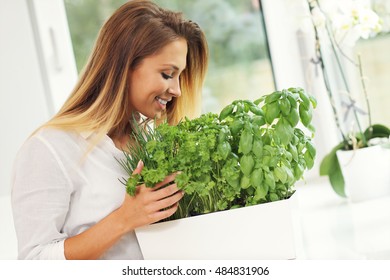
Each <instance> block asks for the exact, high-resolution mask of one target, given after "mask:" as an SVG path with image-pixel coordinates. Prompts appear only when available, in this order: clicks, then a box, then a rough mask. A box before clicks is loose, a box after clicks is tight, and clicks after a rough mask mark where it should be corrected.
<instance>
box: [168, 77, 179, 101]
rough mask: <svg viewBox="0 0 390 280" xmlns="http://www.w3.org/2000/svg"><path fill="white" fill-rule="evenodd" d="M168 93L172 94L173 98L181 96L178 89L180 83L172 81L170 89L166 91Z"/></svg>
mask: <svg viewBox="0 0 390 280" xmlns="http://www.w3.org/2000/svg"><path fill="white" fill-rule="evenodd" d="M168 93H170V94H172V95H173V96H174V97H179V96H181V89H180V81H179V79H177V80H176V81H173V82H172V84H171V86H170V88H169V89H168Z"/></svg>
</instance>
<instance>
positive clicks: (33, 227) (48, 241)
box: [12, 136, 71, 259]
mask: <svg viewBox="0 0 390 280" xmlns="http://www.w3.org/2000/svg"><path fill="white" fill-rule="evenodd" d="M70 197H71V181H70V179H69V177H68V175H67V172H66V169H65V167H64V166H63V163H62V162H61V160H60V158H59V157H58V155H57V153H56V151H55V150H54V149H53V148H52V146H51V145H50V144H49V143H47V142H46V141H45V140H44V139H41V138H39V136H33V137H32V138H30V139H29V140H28V141H27V142H26V143H25V144H24V145H23V146H22V148H21V149H20V151H19V153H18V155H17V157H16V159H15V163H14V170H13V177H12V211H13V217H14V224H15V231H16V235H17V240H18V258H19V259H65V254H64V240H65V239H66V238H67V237H68V236H67V235H66V234H64V233H63V232H62V228H63V225H64V222H65V219H66V216H67V213H68V209H69V203H70Z"/></svg>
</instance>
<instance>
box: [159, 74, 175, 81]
mask: <svg viewBox="0 0 390 280" xmlns="http://www.w3.org/2000/svg"><path fill="white" fill-rule="evenodd" d="M161 75H162V77H163V78H164V79H165V80H168V79H172V78H173V76H170V75H168V74H165V73H161Z"/></svg>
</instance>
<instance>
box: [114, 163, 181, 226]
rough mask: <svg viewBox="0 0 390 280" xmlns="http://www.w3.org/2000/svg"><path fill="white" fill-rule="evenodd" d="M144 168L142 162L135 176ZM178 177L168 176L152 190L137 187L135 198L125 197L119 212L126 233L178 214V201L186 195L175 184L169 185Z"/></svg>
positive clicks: (143, 186)
mask: <svg viewBox="0 0 390 280" xmlns="http://www.w3.org/2000/svg"><path fill="white" fill-rule="evenodd" d="M142 168H143V163H142V161H140V162H139V163H138V166H137V168H136V169H135V170H134V172H133V174H139V173H141V171H142ZM176 175H177V174H171V175H169V176H167V177H166V178H165V179H164V181H162V182H160V183H158V184H156V185H155V186H154V187H152V188H148V187H146V186H145V185H144V184H143V185H140V186H137V190H136V195H135V196H130V195H128V194H126V195H125V200H124V202H123V204H122V206H121V207H120V208H119V209H118V211H120V213H121V215H120V216H121V217H122V218H123V224H124V225H125V228H126V231H131V230H134V229H135V228H137V227H140V226H144V225H148V224H152V223H155V222H157V221H160V220H162V219H165V218H168V217H169V216H171V215H173V214H174V213H175V212H176V210H177V207H178V201H179V200H180V199H181V198H182V197H183V195H184V193H183V192H182V191H180V190H179V189H178V188H177V186H176V184H174V183H173V184H170V185H167V184H169V183H170V182H172V181H174V179H175V177H176Z"/></svg>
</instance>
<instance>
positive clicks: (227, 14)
mask: <svg viewBox="0 0 390 280" xmlns="http://www.w3.org/2000/svg"><path fill="white" fill-rule="evenodd" d="M64 1H65V4H66V9H67V13H68V21H69V26H70V31H71V36H72V41H73V47H74V51H75V56H76V62H77V66H78V69H79V70H80V69H81V68H82V67H83V65H84V64H85V62H86V60H87V58H88V55H89V53H90V51H91V49H92V46H93V43H94V41H95V38H96V36H97V33H98V30H99V29H100V27H101V25H102V24H103V22H104V20H105V19H106V18H107V17H108V16H109V15H110V14H111V13H112V12H113V11H114V10H115V9H116V8H118V7H119V6H120V5H121V4H123V3H125V2H126V1H124V0H112V1H108V0H99V1H96V0H64ZM155 2H156V3H157V4H159V5H160V6H162V7H164V8H168V9H171V10H175V11H181V12H183V14H184V16H185V17H186V18H188V19H191V20H193V21H195V22H197V23H198V24H199V25H200V26H201V28H202V30H204V32H205V34H206V37H207V41H208V44H209V49H210V63H209V69H208V74H207V77H206V81H205V86H204V89H203V108H202V111H203V112H219V111H220V110H221V109H222V108H223V107H224V106H225V105H227V104H229V103H230V102H231V101H233V100H235V99H251V100H254V99H257V98H259V97H260V96H261V95H263V94H267V93H270V92H272V91H274V79H273V73H272V68H271V62H270V58H269V52H268V44H267V37H266V33H265V29H264V26H263V20H262V13H261V10H260V4H259V1H258V0H244V1H236V0H207V1H204V0H197V1H194V0H192V1H190V0H186V1H183V0H155Z"/></svg>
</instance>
